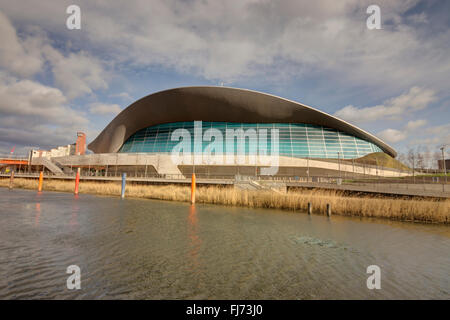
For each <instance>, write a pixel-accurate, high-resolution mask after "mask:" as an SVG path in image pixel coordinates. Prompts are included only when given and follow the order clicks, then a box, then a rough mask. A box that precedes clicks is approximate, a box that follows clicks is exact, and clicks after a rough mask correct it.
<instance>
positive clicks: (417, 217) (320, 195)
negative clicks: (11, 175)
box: [0, 179, 450, 223]
mask: <svg viewBox="0 0 450 320" xmlns="http://www.w3.org/2000/svg"><path fill="white" fill-rule="evenodd" d="M8 185H9V179H0V187H7V186H8ZM37 185H38V182H37V180H30V179H15V181H14V187H15V188H25V189H34V190H37ZM120 188H121V187H120V183H119V182H106V183H101V182H84V181H83V182H80V193H89V194H99V195H115V196H118V195H120ZM73 189H74V182H73V181H61V180H45V181H44V191H45V190H49V191H63V192H73ZM126 195H127V196H128V197H137V198H148V199H160V200H172V201H185V202H187V201H190V187H186V186H176V185H167V186H156V185H133V184H128V185H127V189H126ZM308 202H311V204H312V207H313V213H315V214H325V212H326V205H327V203H329V204H331V208H332V213H333V214H336V215H344V216H361V217H374V218H388V219H393V220H400V221H422V222H434V223H450V200H440V201H439V200H429V199H426V200H425V199H408V200H405V199H388V198H379V197H377V198H375V197H359V196H358V197H356V196H355V197H352V196H344V195H343V194H342V192H339V191H334V190H330V191H324V190H302V191H292V192H288V193H286V194H277V193H274V192H269V191H265V192H261V191H241V190H236V189H234V188H227V187H216V186H211V187H200V188H198V189H197V203H212V204H220V205H232V206H243V207H251V208H273V209H284V210H293V211H306V209H307V206H308Z"/></svg>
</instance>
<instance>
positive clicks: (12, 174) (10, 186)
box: [9, 170, 14, 190]
mask: <svg viewBox="0 0 450 320" xmlns="http://www.w3.org/2000/svg"><path fill="white" fill-rule="evenodd" d="M13 187H14V170H12V171H11V177H10V178H9V189H10V190H11V189H12V188H13Z"/></svg>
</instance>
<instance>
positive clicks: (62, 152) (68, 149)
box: [31, 132, 86, 158]
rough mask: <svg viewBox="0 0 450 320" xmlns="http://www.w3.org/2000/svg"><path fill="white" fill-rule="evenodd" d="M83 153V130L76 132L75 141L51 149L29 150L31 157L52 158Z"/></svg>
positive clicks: (84, 138) (84, 135)
mask: <svg viewBox="0 0 450 320" xmlns="http://www.w3.org/2000/svg"><path fill="white" fill-rule="evenodd" d="M84 154H86V134H85V133H83V132H77V141H76V142H75V143H72V144H68V145H66V146H60V147H56V148H53V149H51V150H40V149H33V150H31V157H32V158H41V157H44V158H54V157H66V156H72V155H84Z"/></svg>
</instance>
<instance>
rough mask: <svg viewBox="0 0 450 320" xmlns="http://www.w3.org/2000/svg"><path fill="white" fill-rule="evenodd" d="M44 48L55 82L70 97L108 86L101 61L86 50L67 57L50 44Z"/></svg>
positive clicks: (90, 92)
mask: <svg viewBox="0 0 450 320" xmlns="http://www.w3.org/2000/svg"><path fill="white" fill-rule="evenodd" d="M42 49H43V52H44V55H45V57H46V58H47V59H48V61H50V64H51V67H52V71H53V75H54V79H55V84H56V85H58V86H60V87H61V88H62V89H63V90H64V91H65V92H66V94H67V97H68V98H69V99H72V98H75V97H78V96H81V95H85V94H92V92H93V90H96V89H106V88H107V87H108V84H107V83H106V81H105V79H104V71H103V68H102V66H101V64H100V62H99V61H97V60H96V59H95V58H93V57H90V56H89V55H88V54H87V53H86V52H84V51H81V52H78V53H70V54H69V55H68V56H67V57H65V56H63V55H62V54H61V53H60V52H59V51H58V50H56V49H54V48H53V47H51V46H49V45H47V46H45V47H43V48H42Z"/></svg>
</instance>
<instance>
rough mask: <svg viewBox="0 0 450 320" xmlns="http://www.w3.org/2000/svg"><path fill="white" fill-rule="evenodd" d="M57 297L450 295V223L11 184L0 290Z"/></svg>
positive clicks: (1, 222)
mask: <svg viewBox="0 0 450 320" xmlns="http://www.w3.org/2000/svg"><path fill="white" fill-rule="evenodd" d="M70 265H77V266H79V268H80V270H81V289H79V290H69V289H67V286H66V281H67V278H68V277H69V276H70V274H67V273H66V271H67V267H68V266H70ZM370 265H377V266H379V268H380V270H381V289H379V290H377V289H374V290H369V289H368V288H367V284H366V282H367V278H368V277H369V276H371V274H367V273H366V271H367V267H368V266H370ZM54 298H56V299H449V298H450V227H449V226H443V225H441V226H439V225H425V224H413V223H399V222H389V221H379V220H378V221H377V220H368V219H359V218H346V217H338V216H332V217H331V218H327V217H324V216H317V215H313V216H308V215H307V214H304V213H293V212H286V211H279V210H267V209H246V208H235V207H222V206H213V205H196V206H195V207H193V206H191V205H189V204H186V203H175V202H166V201H153V200H144V199H124V200H122V199H120V198H114V197H100V196H93V195H84V194H83V195H80V196H79V197H75V196H74V195H72V194H68V193H57V192H44V193H42V194H37V192H35V191H27V190H12V191H9V190H7V189H5V188H0V299H54Z"/></svg>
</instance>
